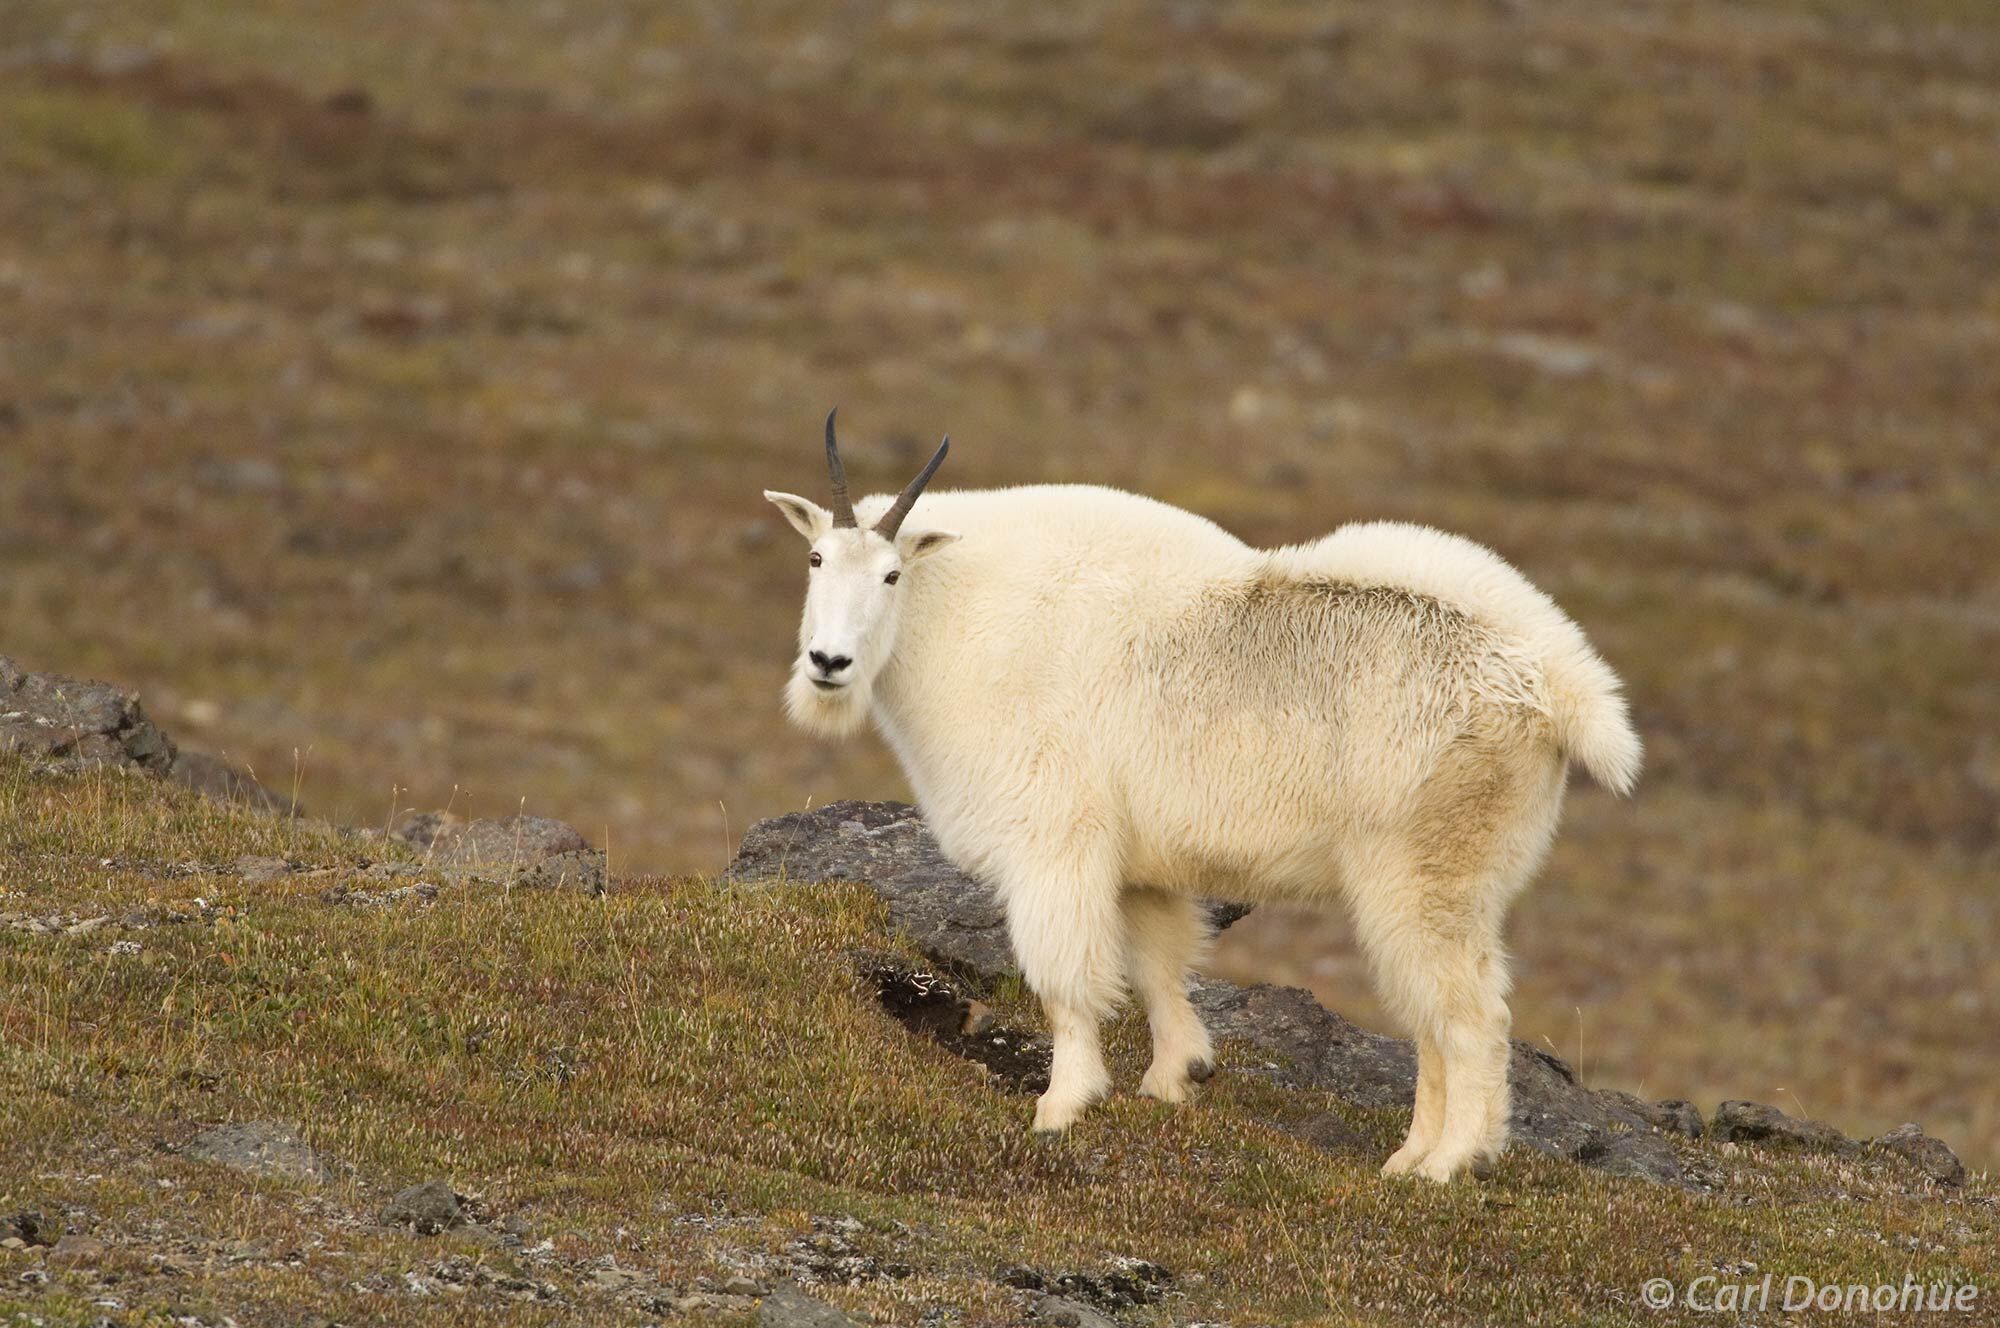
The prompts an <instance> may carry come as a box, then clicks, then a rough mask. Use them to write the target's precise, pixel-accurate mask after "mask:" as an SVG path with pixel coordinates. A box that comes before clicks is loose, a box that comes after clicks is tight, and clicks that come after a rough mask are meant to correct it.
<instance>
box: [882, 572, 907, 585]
mask: <svg viewBox="0 0 2000 1328" xmlns="http://www.w3.org/2000/svg"><path fill="white" fill-rule="evenodd" d="M902 579H903V574H902V573H901V572H891V573H889V575H887V576H885V577H883V578H882V580H883V581H885V582H887V583H888V584H889V585H892V586H893V585H895V584H896V583H897V582H898V581H900V580H902Z"/></svg>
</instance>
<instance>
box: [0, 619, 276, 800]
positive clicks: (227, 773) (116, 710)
mask: <svg viewBox="0 0 2000 1328" xmlns="http://www.w3.org/2000/svg"><path fill="white" fill-rule="evenodd" d="M0 752H14V753H18V754H20V755H23V756H26V757H28V758H30V759H32V760H36V761H39V762H41V763H43V764H45V765H49V766H52V767H55V768H56V769H65V770H73V769H80V768H82V767H84V766H89V765H108V766H114V767H116V768H119V769H125V770H139V771H144V772H145V773H147V774H152V775H159V776H161V777H163V778H167V779H172V780H174V781H176V782H177V783H180V784H184V785H186V786H187V787H189V788H191V789H193V790H194V791H195V792H197V793H201V794H205V795H207V796H208V797H212V798H218V799H223V800H226V801H231V802H241V803H245V804H248V805H250V806H253V807H258V808H261V809H263V810H265V811H296V810H297V809H296V808H295V807H294V806H293V805H292V804H291V802H290V800H289V799H284V798H280V797H279V796H278V795H277V794H275V793H273V792H272V791H271V790H269V789H267V788H265V787H264V786H263V785H262V784H259V783H258V782H257V781H256V780H254V779H252V778H251V777H250V776H249V775H247V774H245V773H244V772H242V771H240V770H238V769H236V768H235V767H234V766H232V765H230V764H229V763H228V762H226V761H222V760H219V759H217V758H216V757H213V756H207V755H204V754H202V753H199V752H184V751H182V750H180V749H179V748H178V747H176V746H175V745H174V741H173V739H171V738H169V737H168V736H167V735H166V733H165V732H164V731H163V730H162V729H161V728H160V726H159V725H157V724H155V723H154V722H153V721H152V719H151V718H149V717H148V716H147V714H146V711H145V708H144V707H143V706H141V705H140V704H139V698H138V697H137V696H136V695H135V694H133V693H131V692H128V691H125V690H124V689H122V688H118V687H113V686H111V685H110V684H109V683H101V682H88V681H84V680H82V679H79V678H65V677H62V676H60V675H58V674H53V673H32V672H29V671H28V670H26V669H23V668H22V667H21V666H20V665H19V664H17V663H16V662H15V661H13V660H11V659H8V658H6V657H4V656H0Z"/></svg>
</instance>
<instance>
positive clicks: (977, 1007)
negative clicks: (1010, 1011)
mask: <svg viewBox="0 0 2000 1328" xmlns="http://www.w3.org/2000/svg"><path fill="white" fill-rule="evenodd" d="M996 1017H997V1016H995V1015H994V1013H993V1007H992V1006H990V1005H988V1004H986V1002H984V1001H967V1002H966V1003H965V1022H964V1023H962V1024H961V1025H959V1029H958V1035H959V1036H960V1037H984V1036H986V1034H987V1032H988V1031H990V1030H991V1029H992V1027H993V1022H994V1020H995V1018H996Z"/></svg>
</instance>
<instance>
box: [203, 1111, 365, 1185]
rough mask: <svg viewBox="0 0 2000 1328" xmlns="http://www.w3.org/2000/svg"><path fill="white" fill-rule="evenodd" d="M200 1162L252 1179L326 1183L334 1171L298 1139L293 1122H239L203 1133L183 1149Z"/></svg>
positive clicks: (303, 1141) (309, 1146) (296, 1129)
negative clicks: (262, 1178) (230, 1169)
mask: <svg viewBox="0 0 2000 1328" xmlns="http://www.w3.org/2000/svg"><path fill="white" fill-rule="evenodd" d="M181 1153H182V1155H183V1156H186V1157H191V1158H194V1159H195V1160H196V1161H198V1162H213V1163H216V1164H217V1165H219V1166H225V1167H230V1168H232V1169H234V1170H236V1171H242V1172H246V1173H248V1174H250V1175H252V1176H274V1177H278V1178H280V1179H283V1180H302V1181H324V1180H327V1179H329V1178H331V1177H332V1175H333V1168H332V1166H330V1165H329V1164H328V1163H327V1160H326V1159H325V1158H324V1157H322V1156H321V1155H320V1154H319V1153H318V1152H317V1151H315V1150H314V1149H313V1148H312V1146H311V1145H309V1144H307V1143H306V1141H305V1140H304V1139H302V1138H300V1137H299V1127H298V1126H296V1125H294V1124H292V1123H291V1122H290V1121H240V1122H237V1123H234V1124H230V1125H217V1126H215V1127H214V1128H212V1129H207V1130H203V1131H202V1132H201V1133H200V1134H197V1135H196V1136H195V1137H194V1138H193V1139H191V1140H189V1141H188V1144H187V1146H186V1147H185V1148H183V1149H182V1150H181Z"/></svg>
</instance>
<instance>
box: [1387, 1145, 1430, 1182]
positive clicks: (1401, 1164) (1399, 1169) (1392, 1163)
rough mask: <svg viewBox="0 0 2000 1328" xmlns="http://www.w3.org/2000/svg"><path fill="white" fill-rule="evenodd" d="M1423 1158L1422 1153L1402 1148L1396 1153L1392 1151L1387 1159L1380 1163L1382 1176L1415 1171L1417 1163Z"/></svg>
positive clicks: (1407, 1173) (1402, 1174)
mask: <svg viewBox="0 0 2000 1328" xmlns="http://www.w3.org/2000/svg"><path fill="white" fill-rule="evenodd" d="M1423 1160H1424V1155H1423V1154H1422V1153H1411V1152H1410V1151H1409V1150H1408V1149H1402V1150H1400V1151H1398V1152H1396V1153H1392V1154H1391V1155H1390V1157H1389V1160H1388V1161H1387V1162H1384V1163H1383V1164H1382V1174H1383V1175H1384V1176H1407V1175H1409V1174H1410V1173H1411V1172H1412V1171H1415V1170H1416V1169H1417V1164H1418V1163H1419V1162H1422V1161H1423Z"/></svg>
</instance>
